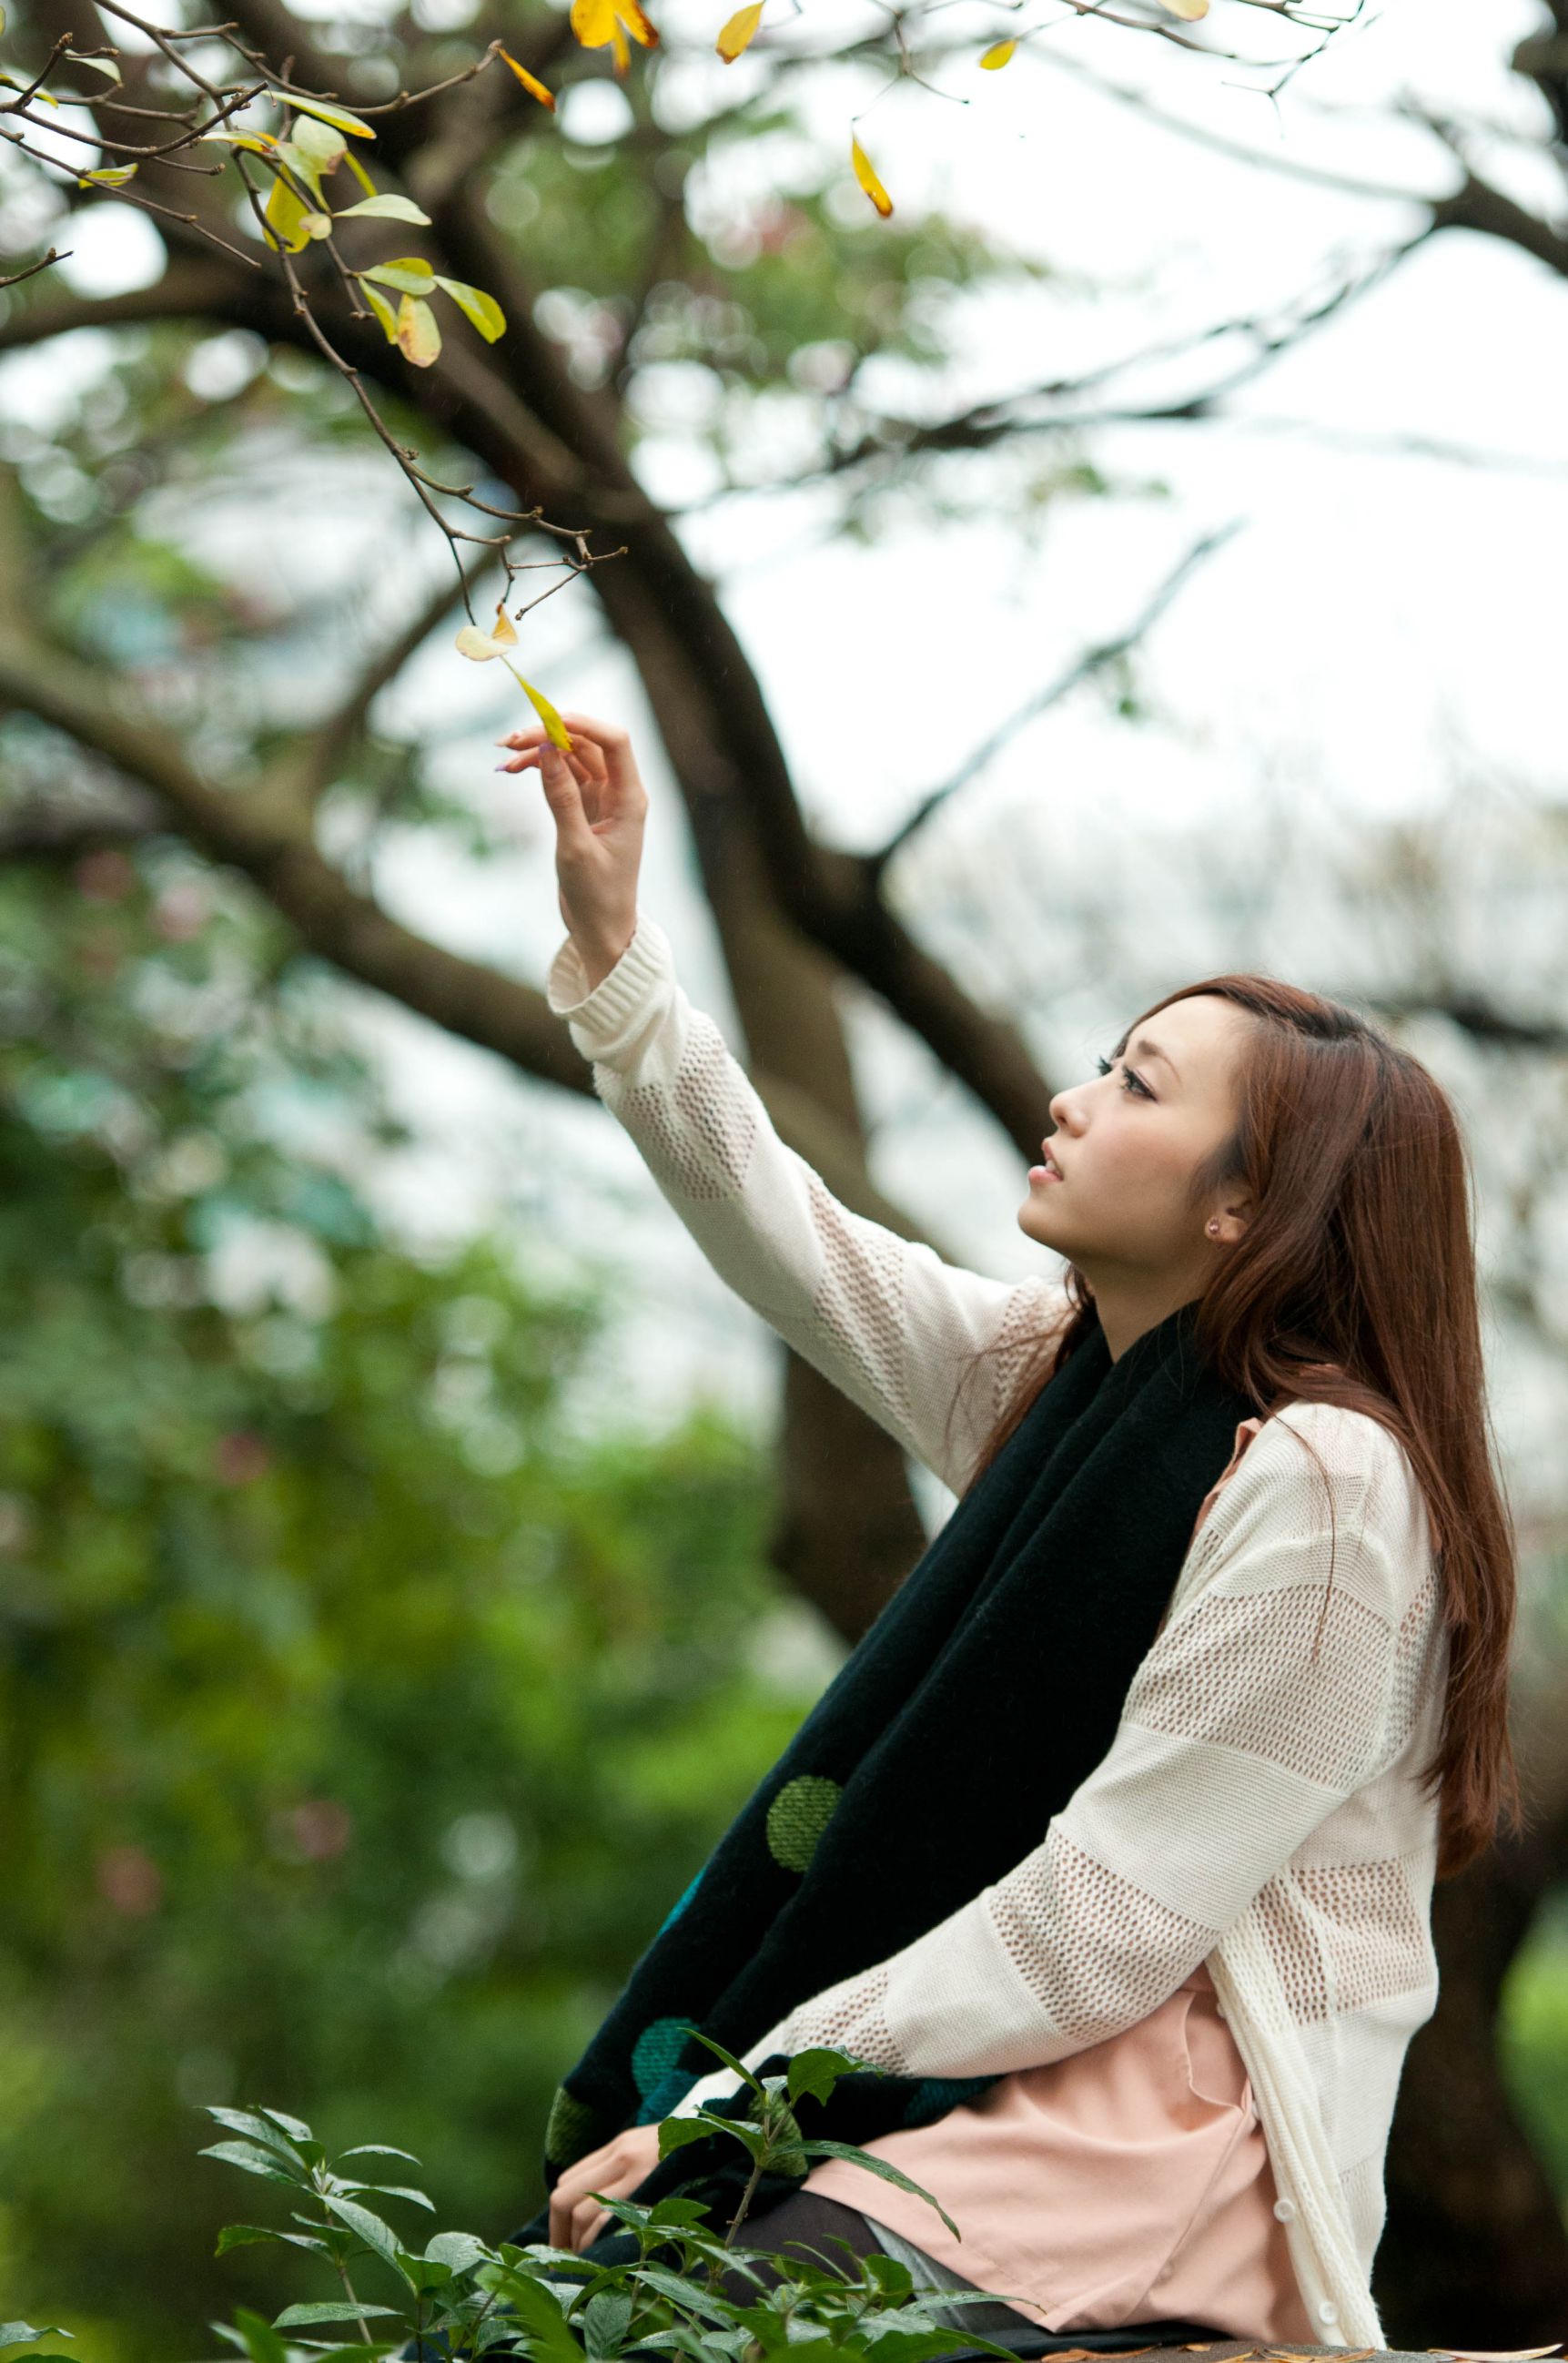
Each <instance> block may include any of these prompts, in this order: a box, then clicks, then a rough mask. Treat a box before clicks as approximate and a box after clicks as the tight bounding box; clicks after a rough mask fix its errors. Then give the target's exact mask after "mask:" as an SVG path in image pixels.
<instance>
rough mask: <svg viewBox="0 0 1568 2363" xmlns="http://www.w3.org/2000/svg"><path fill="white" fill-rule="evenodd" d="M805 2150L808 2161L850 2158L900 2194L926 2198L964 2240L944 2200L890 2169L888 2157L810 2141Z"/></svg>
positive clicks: (847, 2145) (849, 2145) (849, 2146)
mask: <svg viewBox="0 0 1568 2363" xmlns="http://www.w3.org/2000/svg"><path fill="white" fill-rule="evenodd" d="M802 2147H803V2148H804V2150H805V2154H806V2156H807V2157H808V2158H847V2159H848V2160H849V2162H850V2164H851V2165H852V2166H864V2167H868V2168H869V2169H870V2170H871V2172H872V2173H873V2174H879V2175H880V2176H881V2178H882V2180H883V2181H884V2182H892V2183H896V2184H897V2186H898V2188H899V2189H900V2191H912V2193H913V2194H914V2196H915V2198H917V2199H923V2200H924V2201H925V2203H926V2205H927V2206H928V2207H934V2208H935V2210H936V2212H937V2213H938V2214H939V2215H940V2216H941V2218H942V2220H943V2222H944V2224H946V2226H947V2228H948V2230H949V2231H950V2232H951V2233H952V2235H953V2237H954V2238H955V2240H961V2239H962V2238H963V2236H964V2235H963V2234H962V2232H960V2230H959V2229H958V2226H957V2224H955V2222H954V2221H953V2218H952V2216H951V2215H949V2213H947V2210H946V2208H945V2207H944V2206H943V2204H942V2202H941V2201H940V2200H937V2199H933V2197H932V2195H931V2193H930V2191H923V2190H922V2188H921V2186H920V2184H919V2183H918V2182H911V2180H910V2178H909V2176H908V2175H907V2174H900V2172H899V2169H898V2168H897V2167H896V2166H889V2164H888V2161H887V2159H886V2158H873V2157H872V2155H871V2153H870V2151H869V2150H864V2149H856V2147H855V2146H854V2144H853V2143H851V2142H835V2141H809V2142H806V2143H804V2144H803V2145H802Z"/></svg>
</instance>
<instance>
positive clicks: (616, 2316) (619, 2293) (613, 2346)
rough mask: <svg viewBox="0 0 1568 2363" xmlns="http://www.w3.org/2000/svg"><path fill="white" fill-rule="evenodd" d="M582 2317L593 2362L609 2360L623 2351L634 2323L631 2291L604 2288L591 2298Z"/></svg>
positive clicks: (585, 2342)
mask: <svg viewBox="0 0 1568 2363" xmlns="http://www.w3.org/2000/svg"><path fill="white" fill-rule="evenodd" d="M578 2320H579V2321H580V2324H581V2325H582V2335H583V2342H584V2344H585V2345H586V2346H587V2348H588V2352H589V2354H590V2356H591V2357H592V2358H593V2363H607V2359H608V2357H611V2356H612V2355H618V2354H619V2353H620V2351H621V2346H622V2342H623V2341H624V2338H625V2335H626V2333H627V2331H628V2330H629V2329H630V2328H631V2326H632V2298H631V2296H630V2293H629V2292H628V2291H625V2290H601V2291H600V2292H599V2294H598V2296H597V2297H591V2298H590V2299H589V2301H588V2303H587V2304H586V2305H585V2306H584V2307H583V2309H582V2312H581V2313H580V2315H579V2316H578Z"/></svg>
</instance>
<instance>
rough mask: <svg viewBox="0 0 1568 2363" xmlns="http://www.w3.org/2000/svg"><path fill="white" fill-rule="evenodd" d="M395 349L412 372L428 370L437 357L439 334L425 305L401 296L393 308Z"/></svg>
mask: <svg viewBox="0 0 1568 2363" xmlns="http://www.w3.org/2000/svg"><path fill="white" fill-rule="evenodd" d="M397 349H398V350H399V352H400V353H401V354H402V355H403V360H404V361H412V362H413V364H414V368H415V369H428V368H429V366H430V364H431V362H432V361H436V360H437V359H438V358H439V356H440V351H441V331H440V329H439V328H438V327H436V315H435V313H434V312H433V311H432V310H431V309H430V306H429V305H428V304H424V303H421V301H420V299H419V297H418V296H417V295H405V296H404V297H403V301H402V303H401V304H400V305H398V307H397Z"/></svg>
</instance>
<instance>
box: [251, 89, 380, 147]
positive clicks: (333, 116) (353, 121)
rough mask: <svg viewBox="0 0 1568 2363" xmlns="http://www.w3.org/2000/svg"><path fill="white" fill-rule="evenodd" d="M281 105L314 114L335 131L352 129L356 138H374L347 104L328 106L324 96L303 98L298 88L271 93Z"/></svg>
mask: <svg viewBox="0 0 1568 2363" xmlns="http://www.w3.org/2000/svg"><path fill="white" fill-rule="evenodd" d="M269 95H270V96H271V97H272V98H275V99H276V100H277V101H278V103H279V105H281V106H292V107H293V110H294V112H295V114H296V115H314V116H315V118H316V120H317V122H319V123H330V124H331V126H332V128H333V129H334V131H351V132H352V133H353V134H354V137H355V138H356V139H374V138H375V136H376V135H375V133H374V132H373V131H372V130H371V128H370V125H369V124H368V123H362V122H361V121H360V119H359V116H357V115H350V114H349V112H348V108H347V107H346V106H328V105H327V104H326V100H325V99H324V98H302V97H301V96H300V94H299V93H298V91H297V90H290V91H282V90H274V91H272V92H271V93H270V94H269Z"/></svg>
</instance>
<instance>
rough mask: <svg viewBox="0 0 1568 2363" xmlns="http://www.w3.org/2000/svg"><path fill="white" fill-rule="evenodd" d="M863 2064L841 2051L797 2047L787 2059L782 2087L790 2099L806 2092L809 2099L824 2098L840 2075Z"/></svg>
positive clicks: (799, 2098) (803, 2096)
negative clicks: (797, 2049) (785, 2074)
mask: <svg viewBox="0 0 1568 2363" xmlns="http://www.w3.org/2000/svg"><path fill="white" fill-rule="evenodd" d="M867 2064H868V2063H867V2062H865V2061H861V2060H856V2059H853V2058H851V2057H850V2056H849V2054H848V2053H847V2052H844V2051H834V2050H830V2049H827V2048H819V2049H816V2050H812V2051H797V2052H796V2054H795V2056H794V2058H792V2059H791V2060H790V2073H789V2075H788V2077H787V2079H786V2080H785V2081H786V2090H787V2091H788V2092H789V2095H790V2100H791V2102H794V2101H799V2100H802V2099H803V2098H805V2096H806V2095H807V2094H810V2096H811V2098H812V2100H813V2101H825V2100H826V2099H827V2098H828V2096H829V2095H830V2093H831V2092H832V2091H833V2089H834V2085H835V2084H836V2083H837V2082H838V2080H839V2078H840V2077H841V2076H848V2075H851V2074H853V2072H854V2070H855V2069H856V2068H857V2067H863V2066H865V2065H867Z"/></svg>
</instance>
